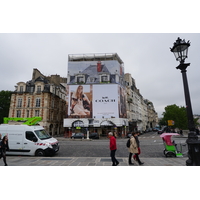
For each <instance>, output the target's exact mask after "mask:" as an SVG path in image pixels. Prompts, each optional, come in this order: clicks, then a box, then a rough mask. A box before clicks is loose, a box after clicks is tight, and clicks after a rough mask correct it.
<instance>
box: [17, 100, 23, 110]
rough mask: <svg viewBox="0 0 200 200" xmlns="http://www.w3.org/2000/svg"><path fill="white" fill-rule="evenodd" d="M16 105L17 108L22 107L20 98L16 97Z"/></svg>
mask: <svg viewBox="0 0 200 200" xmlns="http://www.w3.org/2000/svg"><path fill="white" fill-rule="evenodd" d="M17 107H18V108H21V107H22V98H19V99H18V102H17Z"/></svg>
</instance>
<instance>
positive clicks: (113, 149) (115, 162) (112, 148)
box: [108, 132, 119, 166]
mask: <svg viewBox="0 0 200 200" xmlns="http://www.w3.org/2000/svg"><path fill="white" fill-rule="evenodd" d="M108 137H109V138H110V157H111V160H112V166H117V165H119V162H118V160H117V159H116V158H115V152H116V150H117V144H116V138H115V137H114V136H113V133H112V132H109V133H108Z"/></svg>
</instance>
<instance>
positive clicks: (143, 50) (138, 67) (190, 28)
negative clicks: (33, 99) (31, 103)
mask: <svg viewBox="0 0 200 200" xmlns="http://www.w3.org/2000/svg"><path fill="white" fill-rule="evenodd" d="M133 2H134V4H133ZM180 3H181V9H182V10H187V13H185V15H184V14H183V13H182V12H181V13H182V15H181V18H180V16H179V15H178V13H177V8H180ZM11 5H12V6H11ZM87 5H90V6H87ZM155 5H156V6H155ZM198 8H199V6H198V1H197V2H196V1H193V0H191V1H190V3H186V2H184V1H174V0H173V1H172V0H168V1H167V2H166V3H165V2H163V1H162V2H160V1H159V0H152V1H148V0H142V1H140V2H138V1H134V0H132V1H129V0H125V1H123V3H122V2H121V1H119V2H118V1H107V0H106V1H105V0H102V1H101V4H99V3H98V6H97V4H93V1H91V0H85V1H81V0H77V1H67V3H66V1H63V0H57V1H53V0H52V1H47V0H40V1H38V0H35V1H25V0H19V1H14V0H12V1H11V0H10V1H4V2H1V6H0V19H1V20H0V69H1V72H0V90H11V91H14V89H15V87H14V86H15V85H16V83H18V82H20V81H23V82H26V81H28V80H31V78H32V72H33V68H37V69H38V70H40V71H41V73H43V74H44V75H47V76H48V75H52V74H59V75H60V76H63V77H66V76H67V63H68V55H69V54H87V53H117V54H118V55H119V57H120V58H121V59H122V60H123V62H124V68H125V73H130V74H131V75H132V77H133V78H134V79H135V81H136V86H137V88H138V89H139V90H140V93H141V95H142V96H143V97H144V98H146V99H149V100H150V101H152V102H153V104H154V107H155V110H156V112H157V113H158V116H159V117H161V116H162V113H163V112H164V108H165V107H166V106H167V105H172V104H176V105H178V106H185V98H184V89H183V82H182V74H181V72H180V70H177V69H176V67H177V66H178V65H179V62H177V61H176V60H175V57H174V55H173V53H172V52H170V47H172V46H173V43H174V42H175V41H176V39H177V38H178V37H180V38H181V39H185V40H186V41H188V40H190V42H191V46H190V47H189V55H188V59H186V62H189V63H191V65H190V66H189V67H188V72H187V77H188V83H189V89H190V96H191V102H192V108H193V113H194V114H200V106H199V105H198V103H199V100H200V95H199V91H200V84H199V82H200V79H199V76H200V56H199V47H200V34H198V33H199V30H198V29H197V28H198V26H196V25H195V24H198V23H199V22H198V19H199V17H198V13H199V10H198ZM179 11H180V10H179ZM172 13H173V14H172ZM175 13H176V14H177V15H176V14H175ZM196 29H197V30H196ZM156 32H157V33H156ZM184 32H185V33H184ZM193 32H195V33H193Z"/></svg>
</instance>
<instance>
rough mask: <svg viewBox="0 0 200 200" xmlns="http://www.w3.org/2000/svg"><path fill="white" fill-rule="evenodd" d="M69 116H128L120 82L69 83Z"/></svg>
mask: <svg viewBox="0 0 200 200" xmlns="http://www.w3.org/2000/svg"><path fill="white" fill-rule="evenodd" d="M67 99H68V102H67V104H68V117H70V118H77V117H80V118H83V117H86V118H119V117H120V118H126V107H125V106H126V96H125V91H124V89H123V88H122V87H121V86H120V85H118V84H98V85H84V84H83V85H68V98H67Z"/></svg>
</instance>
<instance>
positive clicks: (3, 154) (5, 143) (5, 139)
mask: <svg viewBox="0 0 200 200" xmlns="http://www.w3.org/2000/svg"><path fill="white" fill-rule="evenodd" d="M0 146H1V157H3V161H4V164H5V166H7V162H6V151H9V146H8V137H7V136H4V137H3V139H2V141H1V144H0Z"/></svg>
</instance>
